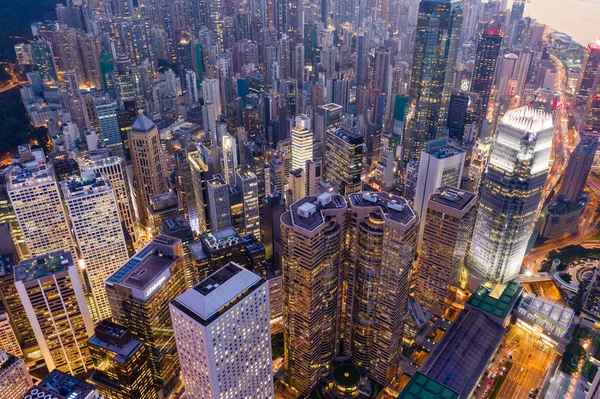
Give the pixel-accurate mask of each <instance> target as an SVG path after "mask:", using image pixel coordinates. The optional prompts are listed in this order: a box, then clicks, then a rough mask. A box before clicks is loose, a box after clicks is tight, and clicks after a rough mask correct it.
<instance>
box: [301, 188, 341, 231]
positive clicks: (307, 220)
mask: <svg viewBox="0 0 600 399" xmlns="http://www.w3.org/2000/svg"><path fill="white" fill-rule="evenodd" d="M345 208H346V200H345V199H344V197H343V196H342V195H339V194H329V193H323V194H320V195H318V196H317V195H311V196H307V197H304V198H302V199H300V200H298V201H296V202H294V203H293V204H292V205H291V206H290V214H291V217H292V223H294V224H295V225H297V226H299V227H302V228H304V229H306V230H310V231H312V230H314V229H316V228H317V227H318V226H319V225H321V224H322V223H323V222H324V220H325V219H324V217H323V213H322V211H323V210H325V209H345Z"/></svg>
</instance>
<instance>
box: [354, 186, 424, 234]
mask: <svg viewBox="0 0 600 399" xmlns="http://www.w3.org/2000/svg"><path fill="white" fill-rule="evenodd" d="M348 199H349V201H350V205H351V206H352V207H356V208H369V207H378V208H379V209H380V210H381V213H382V214H383V215H384V216H385V218H386V219H388V220H391V221H394V222H396V223H400V224H401V225H403V226H407V227H408V226H412V225H413V224H414V223H416V222H417V215H416V214H415V212H414V210H413V209H412V208H411V207H410V205H409V204H408V202H406V200H405V199H404V198H402V197H400V196H398V195H394V194H390V193H383V192H375V191H374V192H367V191H364V192H360V193H354V194H350V196H349V198H348Z"/></svg>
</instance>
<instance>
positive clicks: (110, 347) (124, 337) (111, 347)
mask: <svg viewBox="0 0 600 399" xmlns="http://www.w3.org/2000/svg"><path fill="white" fill-rule="evenodd" d="M94 331H95V333H96V334H95V335H94V336H93V337H92V338H90V340H89V342H90V344H92V345H95V346H97V347H99V348H102V349H104V350H105V351H108V352H112V353H113V355H112V360H114V361H116V362H119V363H121V364H126V363H127V362H128V360H129V359H131V357H132V356H133V355H134V354H135V353H137V352H138V351H139V350H140V349H141V348H142V346H143V344H142V343H141V342H140V341H138V340H137V339H134V338H132V337H131V333H130V332H129V330H128V329H127V328H126V327H124V326H121V325H119V324H116V323H113V322H111V321H110V320H103V321H101V322H100V323H99V324H98V325H97V326H96V327H95V328H94Z"/></svg>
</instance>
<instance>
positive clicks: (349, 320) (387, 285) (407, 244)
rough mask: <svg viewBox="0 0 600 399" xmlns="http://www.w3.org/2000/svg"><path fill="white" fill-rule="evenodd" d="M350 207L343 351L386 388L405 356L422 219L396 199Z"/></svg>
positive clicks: (382, 197) (354, 197) (383, 197)
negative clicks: (404, 335)
mask: <svg viewBox="0 0 600 399" xmlns="http://www.w3.org/2000/svg"><path fill="white" fill-rule="evenodd" d="M348 201H349V203H350V224H349V227H348V229H349V231H348V237H349V241H348V262H347V269H346V276H345V283H346V284H347V287H346V290H345V296H344V300H345V301H346V307H345V309H346V313H345V315H346V319H345V331H344V349H345V352H346V354H348V356H350V358H351V360H352V364H354V365H355V366H356V367H358V368H359V369H360V370H362V371H365V372H367V373H368V374H369V377H370V378H372V379H373V380H375V381H376V382H377V383H379V384H382V385H386V384H388V383H389V382H390V381H391V379H392V378H393V377H394V376H395V375H396V369H397V363H398V360H399V357H400V353H401V342H402V333H403V331H404V323H405V319H406V315H407V312H408V293H409V285H410V273H411V269H412V263H413V259H414V256H415V251H416V242H417V230H418V226H419V223H418V217H417V215H416V213H415V212H414V211H413V210H412V208H411V207H410V206H409V205H408V203H407V202H406V200H405V199H404V198H402V197H399V196H397V195H391V194H387V193H380V192H373V193H368V192H361V193H355V194H351V195H350V196H349V198H348ZM284 276H285V275H284Z"/></svg>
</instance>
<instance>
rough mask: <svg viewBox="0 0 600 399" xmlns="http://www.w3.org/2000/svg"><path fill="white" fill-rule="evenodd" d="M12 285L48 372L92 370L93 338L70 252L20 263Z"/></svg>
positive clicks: (61, 252)
mask: <svg viewBox="0 0 600 399" xmlns="http://www.w3.org/2000/svg"><path fill="white" fill-rule="evenodd" d="M14 273H15V284H16V286H17V292H18V293H19V297H20V298H21V301H22V302H23V307H24V308H25V313H26V314H27V318H28V319H29V323H30V324H31V327H32V329H33V333H34V334H35V338H36V340H37V343H38V345H39V347H40V351H41V353H42V356H43V357H44V361H45V362H46V366H47V367H48V370H50V371H52V370H54V369H59V370H61V371H64V372H65V373H70V374H72V375H76V374H80V373H85V372H87V371H88V370H91V369H92V358H91V356H90V351H89V348H88V345H87V340H88V338H90V337H91V336H92V335H93V334H94V325H93V323H92V318H91V316H90V311H89V310H88V307H87V303H86V299H85V294H84V292H83V287H82V286H81V282H80V280H79V273H78V272H77V266H76V265H75V262H74V261H73V256H72V255H71V253H70V252H69V251H65V250H62V251H55V252H50V253H48V254H46V255H41V256H37V257H34V258H30V259H27V260H24V261H21V263H19V265H18V266H15V269H14Z"/></svg>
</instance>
